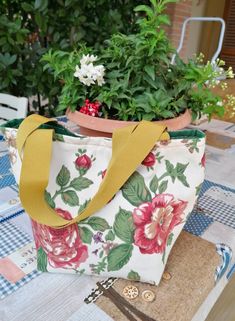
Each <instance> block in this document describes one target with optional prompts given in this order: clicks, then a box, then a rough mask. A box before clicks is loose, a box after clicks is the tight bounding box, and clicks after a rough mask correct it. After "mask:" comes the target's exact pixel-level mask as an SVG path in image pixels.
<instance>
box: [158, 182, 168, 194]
mask: <svg viewBox="0 0 235 321" xmlns="http://www.w3.org/2000/svg"><path fill="white" fill-rule="evenodd" d="M167 185H168V181H163V182H161V184H160V185H159V194H162V193H164V192H165V191H166V189H167Z"/></svg>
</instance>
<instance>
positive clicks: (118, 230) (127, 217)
mask: <svg viewBox="0 0 235 321" xmlns="http://www.w3.org/2000/svg"><path fill="white" fill-rule="evenodd" d="M113 229H114V233H115V234H116V235H117V236H118V237H119V238H120V239H121V240H122V241H124V242H125V243H133V242H134V231H135V226H134V222H133V217H132V213H131V212H129V211H126V210H123V209H121V208H120V209H119V212H118V213H117V214H116V216H115V221H114V225H113Z"/></svg>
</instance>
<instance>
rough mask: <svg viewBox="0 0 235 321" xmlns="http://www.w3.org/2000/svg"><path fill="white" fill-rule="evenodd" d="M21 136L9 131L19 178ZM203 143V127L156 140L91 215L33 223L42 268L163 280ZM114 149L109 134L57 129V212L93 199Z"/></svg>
mask: <svg viewBox="0 0 235 321" xmlns="http://www.w3.org/2000/svg"><path fill="white" fill-rule="evenodd" d="M16 134H17V129H10V128H6V129H5V137H6V140H7V142H8V145H9V149H10V155H11V163H12V168H13V172H14V174H15V177H16V180H17V181H19V174H20V167H21V161H20V159H19V156H18V153H17V150H16V145H15V138H16ZM136 148H138V142H137V143H136ZM204 148H205V138H204V135H203V134H202V133H201V132H198V131H194V130H193V131H182V132H178V133H177V134H175V133H174V134H172V135H171V139H170V140H169V141H160V142H156V144H155V146H154V147H153V149H152V150H151V152H150V153H149V154H148V155H147V157H146V158H145V159H144V160H143V162H142V163H141V164H140V166H139V167H138V168H137V169H136V171H135V172H134V173H133V175H132V176H131V177H130V178H129V179H128V181H127V182H126V183H125V184H124V186H123V187H122V189H121V190H120V191H119V192H118V193H117V194H116V195H115V196H114V197H113V199H112V200H110V202H109V203H108V204H107V205H106V206H105V207H104V208H103V209H102V210H100V211H99V212H97V213H95V214H94V215H92V216H91V217H90V218H88V219H86V220H84V221H81V222H79V223H78V224H73V225H71V226H68V227H66V228H62V229H54V228H51V227H47V226H45V225H41V224H38V223H36V222H32V226H33V231H34V237H35V243H36V247H37V255H38V268H39V269H40V270H42V271H48V272H61V273H77V274H83V273H84V274H89V275H98V276H101V277H111V276H112V277H120V278H126V279H131V280H138V281H143V282H149V283H152V284H158V283H159V282H160V279H161V276H162V273H163V271H164V267H165V264H166V262H167V258H168V256H169V253H170V251H171V249H172V247H173V245H174V243H175V241H176V240H177V237H178V236H179V234H180V232H181V230H182V229H183V226H184V224H185V222H186V219H187V217H188V215H189V214H190V212H191V211H192V209H193V206H194V203H195V201H196V199H197V196H198V193H199V190H200V186H201V184H202V182H203V180H204V165H205V156H204ZM111 153H112V140H111V139H108V138H95V137H83V136H77V137H70V136H67V135H61V134H55V140H54V141H53V151H52V161H51V170H50V178H49V185H48V187H47V191H46V194H45V198H46V200H47V202H48V204H49V205H50V206H51V207H53V208H54V209H55V210H56V212H57V213H58V215H61V216H62V217H64V218H66V219H71V218H72V217H75V216H76V215H77V213H78V212H79V211H81V210H82V209H83V208H84V207H85V206H86V205H87V204H88V202H89V201H90V200H91V199H92V197H93V196H94V195H95V193H96V192H97V190H98V188H99V185H100V183H101V181H102V179H103V178H104V176H105V172H106V169H107V166H108V164H109V161H110V158H111ZM42 166H43V164H42ZM122 166H123V168H125V164H122ZM32 202H33V200H32Z"/></svg>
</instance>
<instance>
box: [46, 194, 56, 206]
mask: <svg viewBox="0 0 235 321" xmlns="http://www.w3.org/2000/svg"><path fill="white" fill-rule="evenodd" d="M44 195H45V201H46V202H47V204H48V205H49V206H50V207H52V208H55V202H54V201H53V199H52V197H51V194H50V193H49V192H47V191H45V194H44Z"/></svg>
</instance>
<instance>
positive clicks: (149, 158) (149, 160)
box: [141, 152, 156, 167]
mask: <svg viewBox="0 0 235 321" xmlns="http://www.w3.org/2000/svg"><path fill="white" fill-rule="evenodd" d="M155 162H156V159H155V156H154V154H153V153H152V152H150V153H149V154H148V155H147V156H146V157H145V159H144V160H143V162H142V163H141V164H142V165H144V166H146V167H152V166H153V165H154V164H155Z"/></svg>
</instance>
